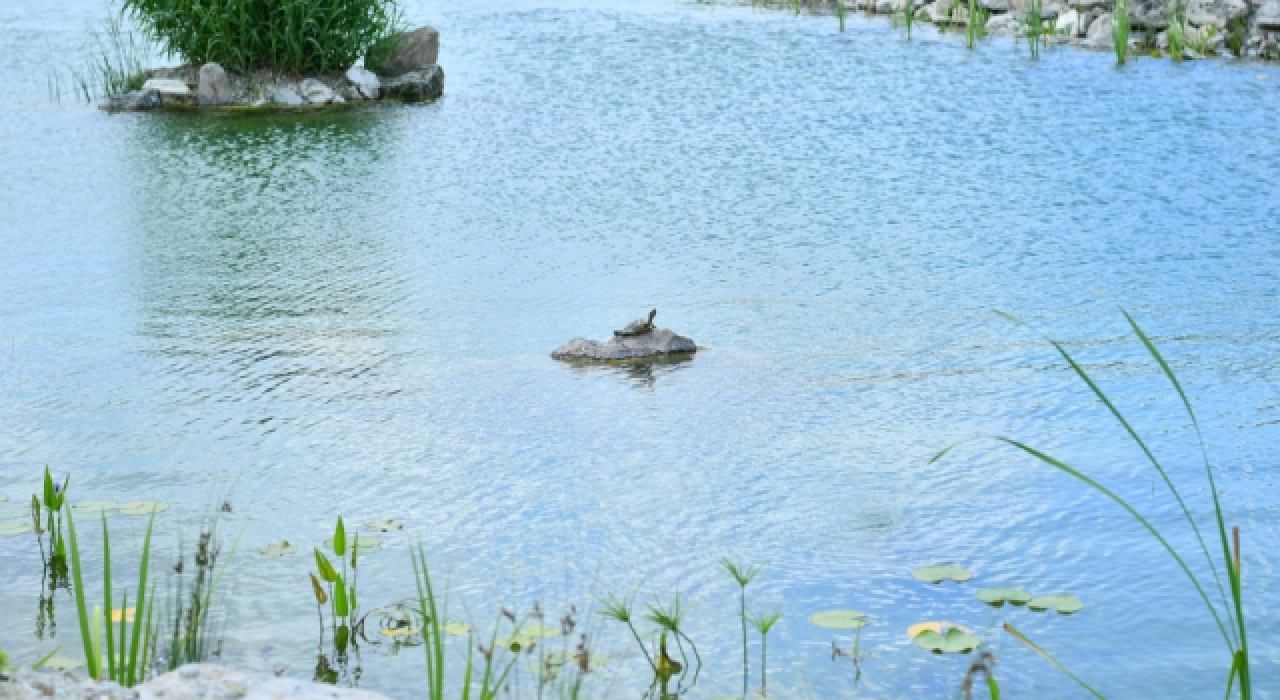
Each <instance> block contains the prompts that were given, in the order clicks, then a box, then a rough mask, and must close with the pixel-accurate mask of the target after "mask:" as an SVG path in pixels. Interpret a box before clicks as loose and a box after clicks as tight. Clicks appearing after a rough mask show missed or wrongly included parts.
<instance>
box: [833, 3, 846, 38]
mask: <svg viewBox="0 0 1280 700" xmlns="http://www.w3.org/2000/svg"><path fill="white" fill-rule="evenodd" d="M832 2H834V3H835V6H836V17H837V18H839V20H840V31H842V32H843V31H844V0H832Z"/></svg>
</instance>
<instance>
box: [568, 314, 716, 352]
mask: <svg viewBox="0 0 1280 700" xmlns="http://www.w3.org/2000/svg"><path fill="white" fill-rule="evenodd" d="M646 323H647V321H645V320H644V319H637V320H635V321H632V322H631V323H629V324H627V327H626V329H624V331H628V332H629V331H632V330H635V329H639V328H642V327H643V326H644V325H645V324H646ZM697 350H698V346H697V345H695V344H694V342H693V340H692V339H690V338H686V337H684V336H683V335H677V334H676V333H673V332H672V331H670V330H667V329H666V328H656V327H655V328H654V329H653V330H652V331H649V332H648V333H643V334H641V335H616V334H615V335H614V336H613V337H612V338H610V339H609V340H608V341H605V342H601V341H599V340H589V339H587V338H574V339H573V340H570V341H569V342H567V343H565V344H564V345H561V346H560V347H558V348H556V349H555V350H554V351H553V352H552V353H551V357H552V358H554V359H556V360H579V361H593V360H594V361H600V360H635V359H642V358H646V357H652V358H659V357H664V356H667V355H688V354H691V353H694V352H697Z"/></svg>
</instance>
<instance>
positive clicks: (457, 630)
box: [440, 622, 471, 637]
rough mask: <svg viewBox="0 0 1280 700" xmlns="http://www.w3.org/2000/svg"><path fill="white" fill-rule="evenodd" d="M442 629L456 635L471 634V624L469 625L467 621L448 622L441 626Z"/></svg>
mask: <svg viewBox="0 0 1280 700" xmlns="http://www.w3.org/2000/svg"><path fill="white" fill-rule="evenodd" d="M440 629H442V630H444V631H445V632H447V633H449V634H452V635H453V636H455V637H465V636H467V635H468V634H471V625H468V624H467V623H465V622H446V623H444V625H442V626H441V627H440Z"/></svg>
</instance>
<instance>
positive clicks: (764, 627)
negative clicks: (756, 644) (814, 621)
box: [751, 610, 782, 695]
mask: <svg viewBox="0 0 1280 700" xmlns="http://www.w3.org/2000/svg"><path fill="white" fill-rule="evenodd" d="M781 619H782V611H781V610H772V611H769V612H764V613H761V614H759V615H754V616H752V618H751V625H752V626H753V627H755V628H756V631H757V632H759V633H760V694H761V695H768V694H769V631H770V630H772V629H773V626H774V625H776V624H778V620H781Z"/></svg>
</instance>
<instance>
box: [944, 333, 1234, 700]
mask: <svg viewBox="0 0 1280 700" xmlns="http://www.w3.org/2000/svg"><path fill="white" fill-rule="evenodd" d="M997 313H1000V312H997ZM1122 313H1123V314H1124V317H1125V320H1126V321H1128V323H1129V326H1130V328H1131V329H1132V330H1133V332H1134V334H1135V335H1136V336H1137V338H1138V339H1139V340H1140V341H1141V342H1142V345H1143V347H1144V348H1145V349H1146V351H1147V353H1148V354H1149V355H1150V356H1151V358H1152V359H1154V360H1155V362H1156V364H1157V365H1159V367H1160V370H1161V372H1162V373H1163V374H1164V376H1165V377H1166V378H1167V379H1168V380H1169V383H1170V384H1171V385H1172V386H1173V388H1174V390H1175V391H1176V392H1177V394H1178V397H1179V399H1181V401H1182V405H1183V408H1184V409H1185V410H1186V412H1187V416H1188V417H1189V418H1190V419H1191V424H1192V426H1193V427H1194V428H1195V433H1196V440H1197V442H1198V444H1199V447H1200V455H1201V460H1202V462H1203V465H1204V472H1205V477H1206V480H1207V482H1208V489H1209V493H1210V494H1211V495H1212V497H1213V513H1214V519H1215V521H1216V524H1217V529H1218V539H1219V545H1220V546H1221V552H1220V556H1221V559H1222V561H1221V563H1220V564H1221V568H1222V569H1224V570H1225V571H1226V578H1227V588H1228V590H1229V591H1230V597H1229V598H1228V595H1227V593H1226V591H1224V589H1223V585H1222V578H1221V576H1220V575H1219V573H1218V572H1219V563H1218V562H1215V561H1214V558H1213V555H1212V554H1211V553H1210V550H1209V547H1208V545H1207V544H1206V542H1205V539H1204V537H1203V536H1202V534H1201V532H1200V528H1199V526H1197V525H1196V521H1195V518H1194V517H1192V515H1191V511H1190V509H1189V508H1188V507H1187V504H1186V502H1185V501H1184V500H1183V498H1182V494H1181V493H1180V492H1179V491H1178V488H1177V486H1176V485H1175V484H1174V483H1173V480H1172V479H1171V478H1170V477H1169V473H1168V471H1167V470H1166V469H1165V467H1164V465H1163V464H1162V463H1161V462H1160V460H1159V459H1157V458H1156V456H1155V454H1154V453H1153V452H1152V451H1151V449H1150V448H1149V447H1148V446H1147V443H1146V442H1145V441H1143V439H1142V438H1141V437H1140V436H1139V435H1138V433H1137V431H1136V430H1135V429H1134V428H1133V426H1132V424H1131V423H1130V422H1129V420H1128V419H1127V418H1126V417H1125V416H1124V414H1123V413H1122V412H1121V411H1120V410H1119V409H1118V408H1117V407H1116V405H1115V404H1114V403H1113V402H1112V401H1111V398H1110V397H1109V396H1107V394H1106V393H1105V392H1104V391H1102V389H1101V388H1100V387H1099V386H1098V384H1097V382H1095V381H1094V379H1093V377H1092V376H1091V375H1090V374H1089V373H1088V372H1086V371H1085V370H1084V368H1083V367H1081V366H1080V364H1079V363H1077V362H1076V360H1075V358H1074V357H1073V356H1072V355H1071V354H1070V353H1069V352H1067V350H1066V348H1064V347H1063V346H1062V344H1061V343H1058V342H1057V341H1054V340H1052V339H1050V340H1049V343H1050V344H1052V345H1053V347H1054V349H1055V350H1057V351H1058V354H1059V355H1061V356H1062V358H1063V359H1064V360H1066V362H1067V364H1068V365H1069V366H1070V367H1071V369H1072V370H1073V371H1074V372H1075V373H1076V375H1077V376H1078V377H1079V378H1080V379H1081V380H1082V381H1083V382H1084V383H1085V384H1086V385H1087V386H1088V387H1089V390H1090V391H1091V392H1092V393H1093V395H1094V396H1095V397H1096V398H1097V399H1098V400H1099V401H1100V402H1101V403H1102V404H1103V405H1104V406H1106V407H1107V410H1108V411H1109V412H1110V413H1111V415H1112V417H1114V418H1115V420H1116V421H1117V422H1118V423H1119V424H1120V426H1121V427H1122V428H1123V429H1124V431H1125V433H1126V434H1127V435H1128V436H1129V438H1130V439H1131V440H1132V441H1133V442H1134V444H1135V445H1137V447H1138V448H1139V449H1140V450H1141V452H1142V454H1143V455H1144V456H1145V457H1146V460H1147V461H1148V462H1149V463H1150V464H1151V466H1152V467H1154V468H1155V470H1156V472H1157V473H1159V475H1160V478H1161V480H1162V481H1163V482H1164V484H1165V486H1166V487H1167V488H1168V489H1169V492H1170V493H1171V494H1172V495H1173V497H1174V500H1175V501H1176V502H1177V504H1178V507H1179V509H1180V510H1181V511H1182V514H1183V516H1184V518H1185V519H1186V521H1187V524H1188V525H1190V526H1191V531H1192V532H1193V533H1194V534H1195V538H1196V542H1197V543H1198V545H1199V549H1200V551H1201V553H1202V554H1203V555H1204V558H1205V561H1206V563H1207V565H1208V567H1209V571H1210V573H1211V574H1212V575H1213V581H1214V583H1215V584H1216V588H1217V593H1218V596H1217V597H1218V600H1217V602H1214V601H1212V600H1210V598H1209V594H1208V593H1207V592H1206V591H1205V586H1204V584H1203V582H1202V581H1201V580H1200V577H1198V576H1197V575H1196V574H1194V573H1193V572H1192V571H1191V568H1190V567H1189V566H1188V565H1187V563H1186V561H1185V560H1184V559H1183V557H1182V556H1181V555H1180V554H1179V553H1178V551H1177V550H1176V549H1174V547H1173V545H1171V544H1170V543H1169V541H1168V540H1167V539H1165V537H1164V535H1163V534H1162V533H1161V532H1160V530H1158V529H1157V528H1156V527H1155V526H1154V525H1153V524H1152V523H1151V522H1150V521H1149V520H1147V519H1146V518H1145V517H1143V516H1142V515H1141V514H1140V513H1138V511H1137V510H1135V509H1134V508H1133V506H1132V505H1130V504H1129V502H1128V501H1126V500H1125V499H1124V498H1122V497H1120V496H1119V495H1117V494H1116V493H1115V492H1113V491H1111V490H1110V489H1108V488H1107V487H1105V486H1103V485H1102V484H1100V483H1098V482H1097V481H1095V480H1094V479H1093V478H1091V477H1089V476H1088V475H1086V474H1085V473H1084V472H1081V471H1080V470H1078V469H1076V468H1075V467H1072V466H1070V465H1068V464H1067V463H1065V462H1063V461H1061V460H1059V459H1057V458H1055V457H1052V456H1050V455H1049V454H1047V453H1045V452H1043V451H1041V450H1038V449H1036V448H1034V447H1031V446H1029V445H1026V444H1024V443H1022V442H1019V441H1017V440H1014V439H1012V438H1008V437H1004V436H997V437H996V438H995V439H996V440H998V441H1000V442H1003V443H1005V444H1007V445H1010V446H1012V447H1015V448H1017V449H1019V450H1021V451H1023V452H1025V453H1026V454H1028V455H1031V456H1032V457H1035V458H1036V459H1037V460H1039V461H1041V462H1044V463H1045V464H1047V465H1049V466H1051V467H1054V468H1056V469H1058V470H1061V471H1063V472H1065V473H1067V474H1069V475H1071V476H1073V477H1075V478H1076V479H1078V480H1080V481H1082V482H1084V483H1086V484H1088V485H1089V486H1091V487H1092V488H1093V489H1094V490H1096V491H1098V492H1099V493H1101V494H1102V495H1104V496H1106V497H1107V498H1109V499H1111V500H1112V501H1114V502H1115V503H1116V504H1117V505H1119V506H1120V507H1121V508H1123V509H1124V511H1125V512H1126V513H1128V514H1129V515H1130V516H1131V517H1132V518H1134V520H1136V521H1137V522H1138V523H1139V524H1141V525H1142V526H1143V527H1144V528H1145V529H1146V530H1147V532H1149V533H1150V534H1151V535H1152V536H1153V537H1155V538H1156V540H1157V541H1158V542H1159V543H1160V545H1161V546H1162V547H1163V548H1164V549H1165V551H1166V552H1168V553H1169V555H1170V556H1171V557H1172V558H1173V560H1174V561H1175V562H1176V563H1177V564H1178V567H1179V568H1180V569H1181V570H1182V572H1183V573H1184V574H1185V575H1186V577H1187V579H1188V580H1189V581H1190V582H1191V584H1192V586H1193V587H1194V588H1195V590H1196V593H1198V594H1199V596H1200V599H1201V601H1202V602H1203V603H1204V605H1205V608H1206V609H1207V610H1208V611H1209V614H1210V616H1211V617H1212V618H1213V620H1214V622H1215V623H1216V624H1217V627H1218V630H1219V632H1220V633H1221V635H1222V639H1223V642H1224V644H1225V646H1226V648H1227V651H1228V653H1229V655H1230V657H1231V665H1230V670H1229V672H1228V686H1227V694H1228V696H1229V695H1230V692H1231V688H1232V684H1233V683H1234V682H1235V680H1236V679H1239V682H1240V698H1241V700H1251V698H1252V697H1253V683H1252V676H1251V674H1250V667H1249V644H1248V635H1247V630H1246V625H1245V619H1244V601H1243V591H1242V589H1241V580H1240V555H1239V542H1238V535H1237V541H1236V545H1235V553H1234V555H1233V553H1232V543H1231V541H1230V540H1228V537H1227V526H1226V519H1225V517H1224V515H1223V511H1222V503H1221V501H1220V500H1219V498H1218V487H1217V484H1216V483H1215V481H1214V478H1213V469H1212V467H1211V466H1210V464H1209V452H1208V449H1207V448H1206V447H1205V443H1204V436H1203V434H1202V432H1201V429H1200V422H1199V420H1198V419H1197V418H1196V414H1195V411H1194V410H1193V409H1192V407H1191V401H1190V400H1189V399H1188V398H1187V395H1186V392H1185V391H1183V388H1182V384H1181V383H1180V382H1179V381H1178V378H1177V376H1176V375H1175V374H1174V372H1173V369H1172V368H1170V367H1169V363H1168V362H1166V361H1165V358H1164V356H1163V355H1161V354H1160V351H1159V350H1158V349H1156V346H1155V344H1154V343H1152V342H1151V339H1150V338H1149V337H1147V334H1146V333H1145V332H1144V331H1143V330H1142V328H1141V327H1139V326H1138V323H1137V321H1135V320H1134V319H1133V317H1132V316H1130V315H1129V313H1128V312H1126V311H1122ZM1000 315H1001V316H1003V317H1005V318H1007V319H1010V320H1012V321H1014V322H1015V323H1018V324H1020V325H1025V324H1023V322H1022V321H1020V320H1018V319H1016V318H1013V317H1012V316H1009V315H1007V314H1003V313H1000ZM957 444H958V443H957ZM956 446H957V445H955V444H953V445H951V446H949V447H947V448H946V449H944V450H942V451H941V452H939V453H938V454H937V455H936V456H935V457H934V458H933V459H932V460H930V464H932V463H934V462H936V461H938V460H939V459H941V458H942V457H943V456H945V455H946V454H947V453H948V452H950V451H951V450H953V449H954V448H955V447H956ZM1220 607H1221V610H1220V609H1219V608H1220ZM1224 618H1225V620H1224Z"/></svg>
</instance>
